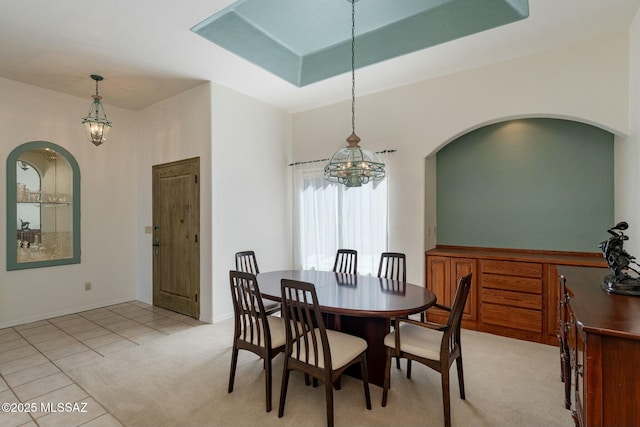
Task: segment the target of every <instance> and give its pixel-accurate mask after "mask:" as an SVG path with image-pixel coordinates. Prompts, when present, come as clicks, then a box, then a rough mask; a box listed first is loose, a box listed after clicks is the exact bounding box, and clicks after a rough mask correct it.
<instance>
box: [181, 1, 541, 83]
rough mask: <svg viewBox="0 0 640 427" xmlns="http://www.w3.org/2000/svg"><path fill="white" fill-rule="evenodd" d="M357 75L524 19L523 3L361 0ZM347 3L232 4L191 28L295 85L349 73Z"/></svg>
mask: <svg viewBox="0 0 640 427" xmlns="http://www.w3.org/2000/svg"><path fill="white" fill-rule="evenodd" d="M355 16H356V29H357V31H356V34H357V36H356V46H357V49H356V52H357V53H356V56H355V61H356V68H358V67H362V66H366V65H371V64H375V63H377V62H381V61H385V60H387V59H391V58H395V57H397V56H401V55H404V54H407V53H411V52H415V51H418V50H421V49H426V48H428V47H431V46H435V45H438V44H441V43H445V42H448V41H451V40H455V39H458V38H461V37H464V36H468V35H471V34H475V33H479V32H481V31H485V30H488V29H491V28H495V27H499V26H502V25H505V24H510V23H512V22H515V21H519V20H521V19H524V18H526V17H527V16H529V2H528V0H488V1H469V0H402V1H398V0H396V1H393V2H391V1H389V0H363V1H361V2H358V3H357V5H356V13H355ZM351 25H352V22H351V1H349V0H341V1H313V0H306V1H304V0H238V1H236V2H235V3H233V4H232V5H230V6H228V7H226V8H224V9H223V10H221V11H219V12H218V13H216V14H214V15H212V16H211V17H209V18H207V19H206V20H204V21H202V22H200V23H199V24H197V25H195V26H194V27H193V28H191V31H193V32H195V33H196V34H199V35H201V36H202V37H204V38H205V39H207V40H209V41H211V42H213V43H215V44H217V45H219V46H221V47H223V48H225V49H227V50H229V51H231V52H232V53H234V54H236V55H238V56H240V57H242V58H244V59H246V60H248V61H251V62H252V63H254V64H256V65H258V66H259V67H262V68H264V69H265V70H267V71H270V72H271V73H273V74H275V75H276V76H278V77H280V78H282V79H284V80H286V81H288V82H289V83H292V84H294V85H296V86H299V87H300V86H306V85H308V84H312V83H315V82H318V81H320V80H324V79H326V78H329V77H333V76H336V75H338V74H342V73H344V72H346V71H349V70H350V69H351Z"/></svg>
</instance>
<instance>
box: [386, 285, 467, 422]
mask: <svg viewBox="0 0 640 427" xmlns="http://www.w3.org/2000/svg"><path fill="white" fill-rule="evenodd" d="M470 288H471V274H467V275H466V276H464V277H462V278H460V281H459V282H458V289H457V290H456V296H455V299H454V301H453V305H452V306H451V307H446V306H443V305H440V304H436V306H437V307H438V308H440V309H443V310H446V311H448V312H449V318H448V319H447V323H446V324H443V325H441V324H436V323H431V322H420V321H417V320H411V319H404V318H398V319H396V322H397V323H396V329H395V330H394V331H393V332H391V333H390V334H388V335H387V336H386V337H385V338H384V345H385V346H386V348H387V359H386V366H385V375H384V387H383V390H382V406H387V394H388V392H389V383H390V376H391V358H392V357H396V358H406V359H407V378H411V361H412V360H415V361H416V362H419V363H421V364H423V365H425V366H428V367H429V368H431V369H434V370H436V371H438V372H440V375H441V376H442V401H443V406H444V425H445V427H451V404H450V398H449V370H450V368H451V365H452V364H453V362H454V361H455V362H456V368H457V370H458V385H459V387H460V399H463V400H464V399H465V394H464V373H463V370H462V348H461V344H460V325H461V323H462V311H463V310H464V305H465V303H466V301H467V296H468V295H469V289H470Z"/></svg>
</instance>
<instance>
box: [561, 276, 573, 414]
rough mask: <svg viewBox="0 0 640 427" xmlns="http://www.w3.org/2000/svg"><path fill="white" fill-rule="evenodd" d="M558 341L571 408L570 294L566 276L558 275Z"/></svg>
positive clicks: (565, 399)
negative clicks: (568, 334)
mask: <svg viewBox="0 0 640 427" xmlns="http://www.w3.org/2000/svg"><path fill="white" fill-rule="evenodd" d="M558 287H559V289H558V292H559V300H558V301H559V304H558V323H559V325H558V341H559V346H560V379H561V380H562V382H563V383H564V407H565V408H567V409H571V355H570V353H569V341H568V336H567V333H568V330H569V313H568V311H569V307H568V304H569V295H568V293H567V288H566V278H565V277H564V276H562V275H560V276H559V277H558Z"/></svg>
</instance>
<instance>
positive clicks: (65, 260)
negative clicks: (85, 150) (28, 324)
mask: <svg viewBox="0 0 640 427" xmlns="http://www.w3.org/2000/svg"><path fill="white" fill-rule="evenodd" d="M46 150H50V151H53V152H55V153H57V155H58V156H62V157H64V160H66V161H67V162H68V164H69V166H70V168H71V177H70V180H69V181H70V182H69V183H68V188H69V189H70V190H71V193H72V194H65V196H64V199H63V200H59V199H56V198H52V197H53V196H55V194H56V192H57V185H58V183H57V180H56V182H55V183H54V191H53V193H52V194H53V196H51V195H48V196H47V197H48V199H44V194H43V193H44V191H40V195H39V196H38V198H37V200H35V201H33V202H31V201H30V202H28V203H36V204H39V205H40V209H41V210H42V209H57V208H58V207H63V208H65V209H66V208H67V207H68V208H69V209H67V211H68V212H70V213H71V219H70V232H71V236H69V242H70V244H71V248H70V251H69V252H68V254H62V255H60V256H59V257H56V256H55V255H52V256H47V257H45V258H46V259H38V258H37V257H36V258H35V259H34V260H21V259H19V256H18V252H19V250H20V249H19V248H18V247H17V246H16V244H17V241H18V240H17V238H16V237H13V238H11V236H16V226H17V218H18V191H17V184H18V182H17V168H16V165H17V162H18V160H19V159H20V157H21V156H23V155H25V154H29V153H30V152H32V153H37V152H38V151H41V152H43V153H44V152H45V151H46ZM6 171H7V224H6V225H7V228H6V230H7V270H8V271H9V270H24V269H30V268H39V267H52V266H56V265H66V264H79V263H80V253H81V250H80V241H81V239H80V205H81V202H80V168H79V166H78V162H77V161H76V159H75V158H74V157H73V155H72V154H71V153H70V152H69V151H67V150H66V149H65V148H63V147H61V146H59V145H57V144H54V143H52V142H47V141H31V142H26V143H24V144H21V145H19V146H18V147H16V148H15V149H14V150H13V151H11V153H9V156H8V157H7V168H6ZM21 197H22V196H21ZM20 202H25V201H24V200H20ZM69 205H70V206H69ZM45 206H46V207H45ZM56 215H57V214H56ZM18 231H20V230H18ZM39 238H44V237H39ZM40 243H42V242H40ZM42 246H43V247H44V244H43V245H42Z"/></svg>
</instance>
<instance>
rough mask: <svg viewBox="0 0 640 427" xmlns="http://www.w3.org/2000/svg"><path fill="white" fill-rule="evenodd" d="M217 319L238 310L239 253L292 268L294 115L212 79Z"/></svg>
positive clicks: (272, 266) (264, 264) (266, 266)
mask: <svg viewBox="0 0 640 427" xmlns="http://www.w3.org/2000/svg"><path fill="white" fill-rule="evenodd" d="M212 116H213V153H212V158H213V168H212V170H213V175H212V181H213V184H212V188H213V198H212V205H211V211H212V213H213V234H212V239H213V254H212V265H213V320H214V321H218V320H223V319H225V318H229V317H231V316H232V314H233V307H232V305H231V293H230V290H229V270H230V269H233V268H234V266H235V260H234V254H235V253H236V252H238V251H244V250H253V251H255V252H256V258H257V261H258V265H259V267H260V270H261V271H269V270H283V269H289V268H291V259H292V249H291V247H292V236H291V171H290V170H289V169H290V168H288V167H287V164H288V163H290V159H291V114H289V113H285V112H283V111H281V110H278V109H276V108H274V107H272V106H269V105H267V104H264V103H262V102H259V101H256V100H255V99H252V98H250V97H248V96H245V95H242V94H240V93H238V92H235V91H233V90H231V89H228V88H226V87H223V86H219V85H213V96H212Z"/></svg>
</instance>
